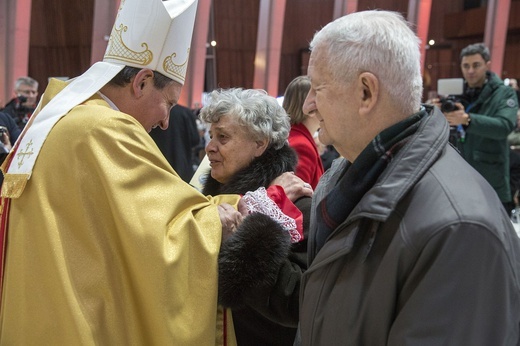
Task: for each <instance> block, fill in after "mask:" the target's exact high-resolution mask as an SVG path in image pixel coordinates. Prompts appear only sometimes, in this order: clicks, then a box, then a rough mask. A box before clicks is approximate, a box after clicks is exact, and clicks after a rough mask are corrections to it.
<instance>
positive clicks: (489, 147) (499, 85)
mask: <svg viewBox="0 0 520 346" xmlns="http://www.w3.org/2000/svg"><path fill="white" fill-rule="evenodd" d="M460 59H461V63H460V67H461V70H462V75H463V77H464V95H463V96H464V99H465V102H466V104H467V105H466V106H464V105H463V104H462V103H461V102H457V103H456V104H455V105H456V107H457V109H456V110H455V111H452V112H444V115H445V116H446V119H447V120H448V122H449V124H450V125H451V126H458V127H459V132H460V133H461V134H460V135H459V140H458V142H457V144H458V145H457V146H458V148H459V150H460V152H461V153H462V156H463V157H464V159H466V161H468V162H469V164H470V165H471V166H473V168H475V169H476V170H477V171H478V172H479V173H480V174H482V176H483V177H484V178H486V180H487V181H488V182H489V183H490V184H491V186H493V188H494V189H495V191H496V193H497V194H498V197H499V198H500V201H501V202H502V204H503V205H504V208H505V209H506V211H507V212H508V213H511V210H512V209H513V208H514V203H513V202H512V196H511V190H510V183H509V180H510V178H509V174H510V173H509V144H508V141H507V136H508V135H509V134H510V133H511V131H513V129H514V127H515V123H516V113H517V111H518V100H517V97H516V92H515V90H514V89H513V88H511V87H509V86H506V85H505V84H504V82H503V81H502V80H501V79H500V78H499V77H498V76H497V75H496V74H495V73H493V72H491V71H490V70H489V67H490V65H491V56H490V54H489V49H488V48H487V47H486V46H485V45H484V44H483V43H475V44H471V45H469V46H467V47H465V48H464V49H463V50H462V51H461V53H460ZM435 101H437V102H435ZM435 101H434V102H435V104H436V105H437V106H439V107H441V105H440V102H439V100H435Z"/></svg>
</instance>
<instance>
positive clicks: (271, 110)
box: [200, 88, 311, 345]
mask: <svg viewBox="0 0 520 346" xmlns="http://www.w3.org/2000/svg"><path fill="white" fill-rule="evenodd" d="M200 118H201V119H202V120H203V121H205V122H206V123H208V124H209V125H210V128H209V133H210V138H211V140H210V142H209V143H208V145H207V146H206V154H207V156H208V158H209V161H210V166H211V170H210V172H209V173H208V175H207V177H206V181H205V184H204V186H203V189H202V192H203V193H204V194H209V195H217V194H225V193H235V194H236V193H238V194H246V192H247V191H253V190H257V189H258V188H259V187H264V188H266V189H267V190H268V191H270V193H269V195H270V196H271V198H272V199H274V200H275V201H276V202H277V204H278V205H279V206H281V208H282V210H284V212H285V211H286V210H287V209H290V207H291V206H292V207H293V208H294V205H296V207H297V208H298V209H299V211H301V212H302V213H303V225H302V227H303V233H304V236H303V240H301V239H300V240H299V241H296V240H297V239H295V238H294V237H292V239H293V243H292V244H288V245H287V248H286V249H284V250H283V251H280V250H277V251H274V250H273V249H272V245H271V244H270V242H272V241H273V240H272V239H269V238H271V234H269V233H263V234H255V235H251V234H244V232H240V233H242V234H238V233H239V232H237V233H236V234H235V235H233V236H231V238H229V239H228V240H227V241H226V242H225V243H224V244H223V246H222V249H221V261H220V263H219V270H220V277H219V295H220V302H221V303H222V304H223V305H224V306H227V307H230V308H232V313H233V323H234V327H235V333H236V337H237V342H238V345H292V344H293V342H294V337H295V333H296V327H297V323H298V311H299V310H298V297H299V287H300V278H301V274H302V272H303V271H304V270H305V269H306V263H307V259H306V257H307V253H306V251H307V241H306V239H305V231H306V230H307V228H308V215H309V214H308V213H309V211H310V200H311V199H310V198H309V197H302V198H300V199H298V200H296V201H295V202H294V205H292V203H291V202H290V201H289V200H288V199H287V198H285V197H284V196H283V190H282V191H280V190H279V189H278V190H277V189H276V186H273V185H272V184H273V181H274V180H275V178H276V177H278V176H279V175H280V174H282V173H284V172H291V171H294V169H295V167H296V164H297V157H296V154H295V152H294V151H293V149H291V148H290V147H289V145H288V142H287V137H288V135H289V131H290V122H289V117H288V116H287V114H286V112H285V111H284V109H283V108H282V107H281V106H280V105H279V104H278V103H277V101H276V99H275V98H273V97H271V96H268V95H267V94H266V92H265V91H263V90H244V89H238V88H237V89H228V90H216V91H213V92H212V93H211V94H210V97H209V103H208V104H207V105H206V106H205V107H204V108H203V109H202V110H201V113H200ZM275 183H276V182H275ZM256 202H257V203H260V204H263V203H266V201H265V200H261V199H260V200H257V201H256ZM230 244H232V245H230ZM239 251H240V252H241V255H240V256H237V252H239ZM228 252H230V253H232V255H230V256H228ZM275 252H277V255H278V256H277V257H275V258H272V257H271V256H272V255H273V253H275ZM262 253H265V254H269V256H263V255H261V254H262ZM237 258H239V260H237ZM259 266H262V267H265V270H266V272H268V273H269V274H268V275H266V276H269V277H270V280H263V282H258V277H253V276H252V275H251V272H252V270H250V268H251V267H256V269H257V268H258V267H259Z"/></svg>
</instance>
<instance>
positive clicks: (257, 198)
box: [242, 187, 301, 243]
mask: <svg viewBox="0 0 520 346" xmlns="http://www.w3.org/2000/svg"><path fill="white" fill-rule="evenodd" d="M242 199H243V200H244V202H245V204H246V207H247V211H248V213H249V214H251V213H254V212H257V213H261V214H264V215H267V216H269V217H270V218H271V219H273V220H275V221H276V222H278V223H279V224H280V225H281V226H282V228H283V229H284V230H286V231H287V232H289V234H290V235H291V242H292V243H296V242H298V241H300V240H301V235H300V233H299V232H298V230H297V227H296V221H295V220H294V219H293V218H292V217H289V216H287V215H285V214H284V213H283V211H282V210H281V209H280V208H279V207H278V206H277V205H276V203H275V202H274V201H273V200H272V199H270V198H269V196H268V195H267V191H266V189H265V188H264V187H260V188H258V189H257V190H255V191H250V192H247V193H246V194H245V195H244V196H243V197H242Z"/></svg>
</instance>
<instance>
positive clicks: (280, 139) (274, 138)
mask: <svg viewBox="0 0 520 346" xmlns="http://www.w3.org/2000/svg"><path fill="white" fill-rule="evenodd" d="M223 116H232V117H233V118H235V119H236V120H238V123H239V124H241V125H242V126H245V127H246V129H247V130H248V132H249V133H250V134H251V136H252V138H254V139H255V140H260V139H267V140H268V141H269V147H274V148H275V149H280V148H281V147H282V146H283V145H284V144H285V142H286V141H287V138H288V137H289V131H290V129H291V125H290V122H289V116H288V115H287V113H286V112H285V110H284V109H283V107H282V106H280V104H279V103H278V101H277V100H276V98H274V97H272V96H269V95H268V94H267V92H266V91H264V90H259V89H242V88H231V89H217V90H214V91H212V92H211V93H210V94H209V97H208V101H207V102H206V104H205V106H204V107H203V108H202V109H201V111H200V114H199V117H200V119H201V120H203V121H204V122H206V123H216V122H218V121H219V120H220V118H221V117H223Z"/></svg>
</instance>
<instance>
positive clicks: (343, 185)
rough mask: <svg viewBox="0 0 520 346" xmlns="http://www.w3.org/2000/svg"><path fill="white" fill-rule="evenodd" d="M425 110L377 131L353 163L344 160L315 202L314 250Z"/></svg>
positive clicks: (372, 181)
mask: <svg viewBox="0 0 520 346" xmlns="http://www.w3.org/2000/svg"><path fill="white" fill-rule="evenodd" d="M425 115H426V111H424V110H423V111H420V112H418V113H415V114H414V115H412V116H410V117H409V118H407V119H405V120H403V121H401V122H399V123H397V124H395V125H392V126H391V127H389V128H387V129H385V130H383V131H382V132H381V133H379V134H378V135H377V136H376V137H375V138H374V139H373V140H372V142H370V144H369V145H368V146H367V147H366V148H365V149H364V150H363V152H361V154H360V155H359V156H358V157H357V158H356V160H355V161H354V162H353V163H350V162H349V163H347V166H346V167H345V170H344V171H343V172H342V173H341V175H340V177H339V178H338V181H337V182H336V186H334V188H333V189H332V190H331V191H330V193H329V194H328V195H327V196H325V198H323V200H322V201H321V202H320V203H319V204H318V206H317V210H316V220H317V225H318V226H317V228H318V229H317V231H316V251H319V250H320V249H321V247H322V246H323V245H324V244H325V241H326V240H327V238H328V237H329V235H330V234H331V233H332V232H333V231H334V230H335V229H336V228H337V227H338V226H339V225H340V224H341V223H342V222H343V221H345V220H346V219H347V217H348V216H349V215H350V213H351V212H352V210H353V209H354V207H355V206H356V205H357V204H358V203H359V201H360V200H361V198H362V197H363V196H364V195H365V193H366V192H367V191H368V190H369V189H370V188H372V186H374V184H375V183H376V181H377V179H378V178H379V176H380V175H381V174H382V173H383V171H384V170H385V168H386V167H387V166H388V163H389V162H390V161H392V159H393V157H394V156H395V155H396V153H397V152H398V151H399V149H401V148H402V147H403V146H404V145H405V144H406V142H408V140H409V139H410V137H411V135H413V134H414V133H415V132H416V131H417V129H418V128H419V125H420V120H421V119H422V118H423V117H424V116H425Z"/></svg>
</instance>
